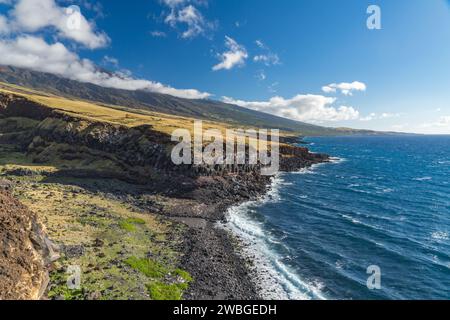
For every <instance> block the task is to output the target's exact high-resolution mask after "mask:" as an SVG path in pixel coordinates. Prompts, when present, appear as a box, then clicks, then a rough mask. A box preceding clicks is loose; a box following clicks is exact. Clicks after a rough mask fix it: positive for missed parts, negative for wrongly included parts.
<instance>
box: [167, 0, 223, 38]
mask: <svg viewBox="0 0 450 320" xmlns="http://www.w3.org/2000/svg"><path fill="white" fill-rule="evenodd" d="M162 3H163V4H164V5H166V6H167V7H168V8H169V13H168V14H166V16H165V19H164V22H165V23H167V24H168V25H170V26H171V27H172V28H178V27H179V26H180V25H182V26H183V27H184V31H182V32H181V37H182V38H184V39H190V38H195V37H197V36H199V35H207V33H208V31H211V30H213V29H214V28H215V23H213V22H210V21H208V20H207V19H206V18H205V17H204V16H203V14H202V13H201V12H200V10H199V9H198V8H197V6H205V5H207V4H208V1H207V0H162Z"/></svg>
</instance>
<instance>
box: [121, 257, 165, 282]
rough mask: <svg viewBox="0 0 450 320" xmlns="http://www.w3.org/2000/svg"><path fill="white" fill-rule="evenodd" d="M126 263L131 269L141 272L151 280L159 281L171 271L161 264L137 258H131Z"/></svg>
mask: <svg viewBox="0 0 450 320" xmlns="http://www.w3.org/2000/svg"><path fill="white" fill-rule="evenodd" d="M125 263H126V264H128V265H129V266H130V267H131V268H133V269H135V270H138V271H140V272H141V273H143V274H145V275H146V276H147V277H149V278H153V279H159V278H162V277H164V276H165V275H166V274H168V273H169V271H168V270H167V269H166V268H165V267H164V266H162V265H161V264H160V263H158V262H156V261H154V260H151V259H146V258H142V259H139V258H136V257H130V258H128V259H127V260H125Z"/></svg>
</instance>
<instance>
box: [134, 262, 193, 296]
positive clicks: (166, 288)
mask: <svg viewBox="0 0 450 320" xmlns="http://www.w3.org/2000/svg"><path fill="white" fill-rule="evenodd" d="M125 263H127V264H128V265H129V266H130V267H132V268H133V269H135V270H137V271H139V272H141V273H142V274H144V275H146V276H147V277H148V278H149V280H150V282H149V283H148V284H146V287H147V289H148V292H149V294H150V298H151V299H153V300H180V299H181V298H182V296H183V292H184V291H185V290H187V288H188V287H189V283H191V282H192V280H193V279H192V277H191V275H190V274H189V273H188V272H187V271H184V270H182V269H175V270H173V271H172V272H170V269H169V268H166V267H164V266H163V265H161V264H160V263H158V262H156V261H154V260H152V259H148V258H142V259H139V258H136V257H130V258H128V259H127V260H126V261H125ZM166 278H172V281H171V282H170V283H166V282H163V281H162V280H163V279H166Z"/></svg>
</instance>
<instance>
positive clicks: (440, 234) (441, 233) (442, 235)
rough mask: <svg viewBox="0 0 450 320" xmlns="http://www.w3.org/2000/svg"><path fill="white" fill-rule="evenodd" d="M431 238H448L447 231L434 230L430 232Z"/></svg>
mask: <svg viewBox="0 0 450 320" xmlns="http://www.w3.org/2000/svg"><path fill="white" fill-rule="evenodd" d="M431 238H433V239H434V240H448V239H449V237H448V232H444V231H436V232H433V233H432V234H431Z"/></svg>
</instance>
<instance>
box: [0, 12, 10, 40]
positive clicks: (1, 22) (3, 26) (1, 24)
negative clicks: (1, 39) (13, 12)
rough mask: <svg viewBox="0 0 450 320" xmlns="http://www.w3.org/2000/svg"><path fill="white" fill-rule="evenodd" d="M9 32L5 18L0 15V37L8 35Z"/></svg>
mask: <svg viewBox="0 0 450 320" xmlns="http://www.w3.org/2000/svg"><path fill="white" fill-rule="evenodd" d="M9 32H10V29H9V24H8V20H7V19H6V17H5V16H2V15H0V35H4V34H8V33H9Z"/></svg>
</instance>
